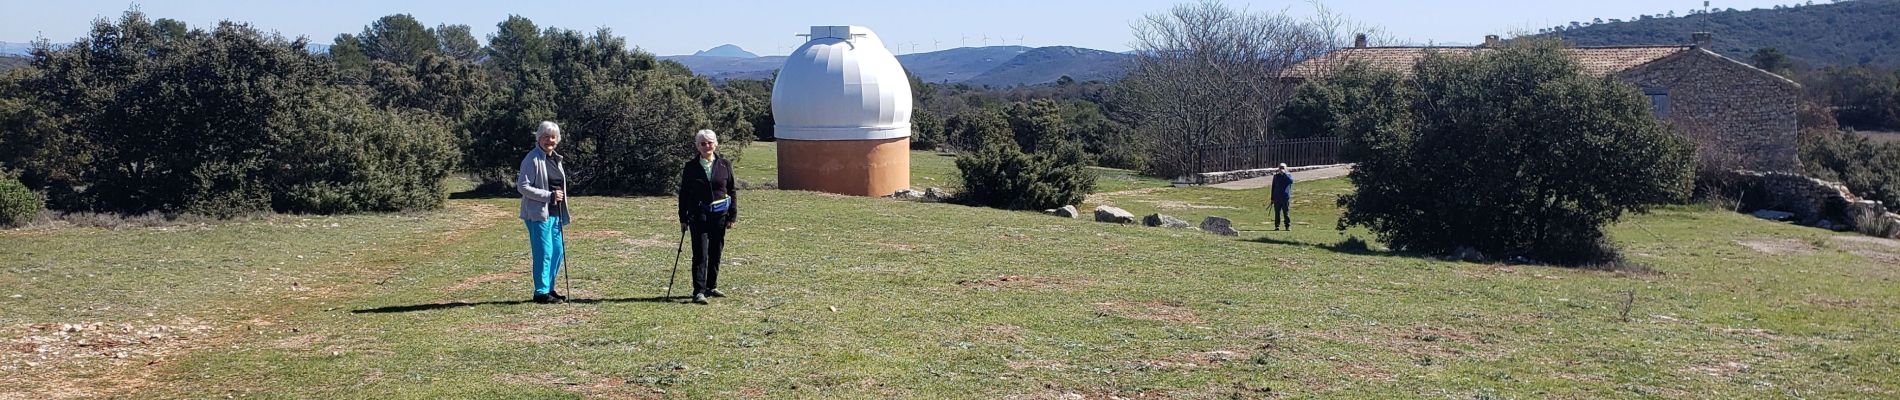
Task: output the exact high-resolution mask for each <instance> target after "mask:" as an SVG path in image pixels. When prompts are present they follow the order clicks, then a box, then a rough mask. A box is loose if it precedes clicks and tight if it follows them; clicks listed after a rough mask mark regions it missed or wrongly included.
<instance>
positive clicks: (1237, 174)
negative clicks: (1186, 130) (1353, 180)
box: [1196, 164, 1352, 185]
mask: <svg viewBox="0 0 1900 400" xmlns="http://www.w3.org/2000/svg"><path fill="white" fill-rule="evenodd" d="M1343 165H1352V164H1328V165H1307V166H1299V167H1287V168H1286V170H1287V172H1300V171H1311V170H1316V169H1325V168H1332V167H1338V166H1343ZM1274 172H1279V169H1277V168H1261V169H1243V170H1239V171H1221V172H1202V173H1199V174H1196V175H1197V176H1199V177H1200V178H1201V182H1205V183H1206V184H1209V185H1212V184H1216V183H1226V182H1233V181H1238V180H1245V179H1253V178H1259V177H1263V176H1273V173H1274Z"/></svg>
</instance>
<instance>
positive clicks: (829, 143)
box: [778, 136, 910, 197]
mask: <svg viewBox="0 0 1900 400" xmlns="http://www.w3.org/2000/svg"><path fill="white" fill-rule="evenodd" d="M778 186H779V188H780V189H786V190H812V191H819V192H826V193H837V194H843V195H852V196H870V197H880V196H889V195H890V194H891V193H895V192H897V191H898V190H900V189H906V188H909V187H910V137H908V136H906V137H900V138H894V139H876V140H795V139H779V140H778Z"/></svg>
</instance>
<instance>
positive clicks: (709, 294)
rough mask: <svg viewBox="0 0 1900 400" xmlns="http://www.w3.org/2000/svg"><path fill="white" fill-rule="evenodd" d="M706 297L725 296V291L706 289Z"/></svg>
mask: <svg viewBox="0 0 1900 400" xmlns="http://www.w3.org/2000/svg"><path fill="white" fill-rule="evenodd" d="M706 297H726V293H725V292H720V291H719V289H707V290H706Z"/></svg>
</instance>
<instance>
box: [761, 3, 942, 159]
mask: <svg viewBox="0 0 1900 400" xmlns="http://www.w3.org/2000/svg"><path fill="white" fill-rule="evenodd" d="M910 111H911V97H910V79H909V78H908V77H907V76H905V75H904V67H903V66H901V65H898V63H897V57H896V56H893V55H891V52H890V51H889V50H885V49H884V42H882V41H879V40H878V38H877V34H875V33H871V29H870V28H865V27H862V26H814V27H811V39H810V41H807V42H805V45H803V46H799V47H798V50H796V51H793V52H792V54H791V55H790V56H787V57H786V58H785V66H784V67H783V68H780V69H779V71H778V81H777V82H776V83H774V84H773V87H772V117H773V119H774V120H775V121H776V123H777V125H776V126H775V127H774V131H773V136H776V137H778V138H782V139H796V140H875V139H893V138H900V137H908V136H910Z"/></svg>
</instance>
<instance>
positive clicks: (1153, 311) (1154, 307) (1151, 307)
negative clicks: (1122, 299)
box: [1095, 301, 1202, 324]
mask: <svg viewBox="0 0 1900 400" xmlns="http://www.w3.org/2000/svg"><path fill="white" fill-rule="evenodd" d="M1095 309H1096V311H1095V313H1096V315H1100V316H1109V315H1114V316H1119V317H1122V318H1128V319H1139V320H1148V321H1161V322H1174V323H1182V324H1199V323H1201V322H1202V321H1201V317H1200V316H1198V315H1195V314H1194V310H1189V309H1188V308H1187V307H1185V306H1182V305H1181V304H1179V303H1164V302H1158V301H1144V302H1136V303H1118V302H1111V303H1095Z"/></svg>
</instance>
